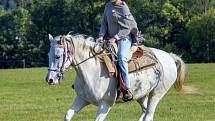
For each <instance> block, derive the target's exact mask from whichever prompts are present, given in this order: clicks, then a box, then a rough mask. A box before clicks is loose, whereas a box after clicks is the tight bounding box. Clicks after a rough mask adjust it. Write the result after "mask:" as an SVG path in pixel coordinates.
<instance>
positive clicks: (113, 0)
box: [97, 0, 139, 101]
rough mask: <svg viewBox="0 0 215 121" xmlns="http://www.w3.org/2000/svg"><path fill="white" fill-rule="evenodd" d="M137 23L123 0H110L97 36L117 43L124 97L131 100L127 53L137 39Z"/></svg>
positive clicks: (99, 38) (101, 39) (111, 42)
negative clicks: (123, 82)
mask: <svg viewBox="0 0 215 121" xmlns="http://www.w3.org/2000/svg"><path fill="white" fill-rule="evenodd" d="M138 35H139V32H138V28H137V23H136V21H135V19H134V17H133V16H132V14H131V13H130V10H129V8H128V6H127V4H126V3H125V0H110V1H109V2H108V3H107V4H106V6H105V10H104V16H103V21H102V23H101V27H100V32H99V37H98V38H97V39H98V40H100V41H103V39H108V42H109V44H114V43H115V42H117V44H118V54H117V55H118V63H119V66H120V71H121V73H122V77H123V80H124V81H125V85H126V87H127V93H126V94H124V97H123V98H124V99H126V100H127V101H130V100H132V98H133V97H132V94H131V92H130V88H131V84H130V80H129V76H128V60H127V58H128V53H129V51H130V48H131V45H132V43H135V42H137V41H138Z"/></svg>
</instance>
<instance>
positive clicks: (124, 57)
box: [117, 35, 132, 89]
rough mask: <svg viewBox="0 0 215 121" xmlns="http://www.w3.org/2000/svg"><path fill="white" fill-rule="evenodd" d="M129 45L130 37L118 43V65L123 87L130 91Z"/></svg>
mask: <svg viewBox="0 0 215 121" xmlns="http://www.w3.org/2000/svg"><path fill="white" fill-rule="evenodd" d="M131 44H132V39H131V36H130V35H128V36H127V37H125V38H123V39H121V40H119V41H118V54H117V55H118V63H119V67H120V71H121V73H122V77H123V80H124V81H125V86H126V87H127V88H128V89H130V87H131V84H130V80H129V78H128V54H129V51H130V48H131Z"/></svg>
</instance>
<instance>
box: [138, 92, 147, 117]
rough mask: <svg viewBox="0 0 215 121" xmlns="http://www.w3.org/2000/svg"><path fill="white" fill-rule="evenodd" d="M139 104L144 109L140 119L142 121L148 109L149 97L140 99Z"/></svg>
mask: <svg viewBox="0 0 215 121" xmlns="http://www.w3.org/2000/svg"><path fill="white" fill-rule="evenodd" d="M137 102H138V103H139V104H140V106H141V109H142V115H141V117H140V118H139V121H142V120H143V117H144V116H145V113H146V109H147V102H148V95H147V96H144V97H142V98H140V99H138V100H137Z"/></svg>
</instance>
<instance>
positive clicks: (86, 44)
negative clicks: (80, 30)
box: [65, 34, 95, 51]
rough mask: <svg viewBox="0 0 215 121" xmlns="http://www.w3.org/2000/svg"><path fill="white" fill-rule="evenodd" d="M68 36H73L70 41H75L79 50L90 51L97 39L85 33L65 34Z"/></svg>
mask: <svg viewBox="0 0 215 121" xmlns="http://www.w3.org/2000/svg"><path fill="white" fill-rule="evenodd" d="M65 37H66V38H71V39H72V40H71V39H70V41H73V42H74V43H76V44H77V46H78V48H81V49H78V50H81V51H88V50H90V49H91V47H93V46H94V45H95V39H94V38H93V37H91V36H87V35H84V34H75V35H71V34H68V35H66V36H65Z"/></svg>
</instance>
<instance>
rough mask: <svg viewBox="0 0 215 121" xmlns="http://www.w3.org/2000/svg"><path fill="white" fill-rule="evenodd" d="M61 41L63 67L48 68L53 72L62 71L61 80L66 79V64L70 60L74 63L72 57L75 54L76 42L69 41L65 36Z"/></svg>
mask: <svg viewBox="0 0 215 121" xmlns="http://www.w3.org/2000/svg"><path fill="white" fill-rule="evenodd" d="M60 42H63V43H62V44H63V48H64V52H63V62H62V65H61V67H58V68H48V71H49V72H51V71H53V72H60V74H61V75H60V80H61V79H64V71H65V70H66V69H65V68H64V65H65V64H66V63H67V62H68V61H69V62H70V63H72V58H73V54H74V43H73V42H72V41H69V40H68V39H67V38H66V37H65V36H62V37H60Z"/></svg>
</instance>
